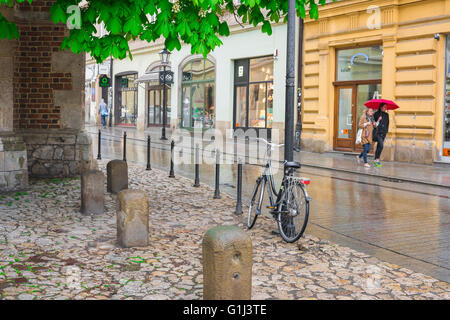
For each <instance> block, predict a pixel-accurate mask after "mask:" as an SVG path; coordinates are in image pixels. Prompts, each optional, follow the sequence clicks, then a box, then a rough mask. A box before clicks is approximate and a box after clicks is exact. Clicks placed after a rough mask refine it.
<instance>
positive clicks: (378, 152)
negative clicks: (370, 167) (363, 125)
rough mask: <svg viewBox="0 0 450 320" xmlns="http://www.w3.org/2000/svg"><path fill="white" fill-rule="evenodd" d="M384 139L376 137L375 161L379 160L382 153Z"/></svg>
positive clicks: (383, 137)
mask: <svg viewBox="0 0 450 320" xmlns="http://www.w3.org/2000/svg"><path fill="white" fill-rule="evenodd" d="M385 138H386V136H382V135H377V137H376V141H377V142H378V143H377V150H375V159H380V156H381V151H383V147H384V139H385Z"/></svg>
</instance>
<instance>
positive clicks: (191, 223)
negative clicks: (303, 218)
mask: <svg viewBox="0 0 450 320" xmlns="http://www.w3.org/2000/svg"><path fill="white" fill-rule="evenodd" d="M107 161H108V160H101V161H99V163H98V164H99V169H100V170H102V171H103V173H105V171H106V168H105V167H106V163H107ZM128 174H129V187H130V188H132V189H138V190H142V191H144V192H146V193H147V195H148V197H149V231H150V234H149V245H148V246H146V247H140V248H122V247H120V246H118V244H117V241H116V232H117V231H116V229H117V221H116V220H117V219H116V201H117V195H113V194H110V193H108V192H106V185H105V186H104V188H105V189H104V191H105V211H104V212H103V213H102V214H97V215H83V214H81V213H80V179H79V177H75V178H71V179H68V178H65V179H47V180H43V179H39V180H31V181H30V188H29V189H28V190H27V192H17V193H16V192H10V193H7V194H4V195H0V300H16V299H17V300H38V299H39V300H105V299H108V300H141V299H145V300H149V299H151V300H157V299H172V300H173V299H202V297H203V294H202V293H203V270H202V264H203V261H202V239H203V236H204V234H205V233H206V231H207V230H208V229H210V228H211V227H215V226H217V225H219V224H222V225H236V226H238V227H240V228H242V229H243V230H244V231H245V232H246V233H247V234H248V235H249V236H250V238H251V239H252V244H253V245H252V247H253V249H252V260H253V268H252V299H288V300H297V299H308V300H310V299H320V300H361V299H363V300H379V299H384V300H392V299H402V300H430V299H433V300H434V299H436V300H448V299H450V284H449V283H448V282H445V281H439V280H438V279H436V278H433V277H430V276H427V275H424V274H422V273H418V272H414V271H412V270H410V269H409V268H404V267H403V266H399V265H396V264H392V263H389V262H386V261H381V260H380V259H378V258H376V257H373V256H371V255H368V254H365V253H362V252H358V251H355V250H352V249H351V248H348V247H345V246H340V245H336V244H335V243H333V242H330V241H327V240H324V239H320V238H318V237H315V236H313V235H312V234H311V233H310V232H309V230H307V232H306V234H305V235H304V237H302V238H301V239H299V240H298V241H297V242H296V243H286V242H284V241H282V239H281V238H280V236H279V235H277V234H274V233H272V232H270V231H271V230H273V228H274V222H273V220H269V219H264V218H259V219H258V220H257V222H256V226H255V227H254V228H253V229H251V230H246V228H245V223H246V216H245V215H236V214H234V199H233V198H232V197H231V196H230V195H228V194H226V193H223V194H222V197H221V199H213V197H212V194H213V192H214V189H213V188H212V187H210V186H208V185H205V184H201V185H200V187H198V188H196V187H193V186H192V180H189V179H187V178H184V177H182V176H180V175H177V176H176V177H175V178H169V177H168V174H167V171H166V170H164V171H161V170H158V169H153V170H151V171H146V170H145V168H144V166H142V165H140V164H137V165H134V164H132V163H130V162H128ZM244 209H245V206H244Z"/></svg>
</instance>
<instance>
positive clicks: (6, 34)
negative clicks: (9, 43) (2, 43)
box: [0, 13, 19, 40]
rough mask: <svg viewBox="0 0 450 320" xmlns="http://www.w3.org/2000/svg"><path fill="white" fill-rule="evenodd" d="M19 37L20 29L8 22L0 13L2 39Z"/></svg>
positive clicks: (0, 36) (0, 37)
mask: <svg viewBox="0 0 450 320" xmlns="http://www.w3.org/2000/svg"><path fill="white" fill-rule="evenodd" d="M13 38H15V39H18V38H19V31H18V30H17V26H16V25H15V24H14V23H12V22H8V21H7V20H6V19H5V18H4V17H3V16H2V15H1V13H0V39H9V40H12V39H13Z"/></svg>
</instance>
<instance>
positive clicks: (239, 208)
mask: <svg viewBox="0 0 450 320" xmlns="http://www.w3.org/2000/svg"><path fill="white" fill-rule="evenodd" d="M237 171H238V174H237V201H236V210H235V212H234V213H235V214H242V213H243V212H242V163H241V160H239V162H238V165H237Z"/></svg>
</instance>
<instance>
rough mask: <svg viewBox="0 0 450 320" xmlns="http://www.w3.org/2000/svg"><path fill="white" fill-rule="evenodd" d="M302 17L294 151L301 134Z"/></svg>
mask: <svg viewBox="0 0 450 320" xmlns="http://www.w3.org/2000/svg"><path fill="white" fill-rule="evenodd" d="M303 30H304V24H303V19H302V18H300V23H299V32H298V33H299V35H298V70H297V72H298V74H297V79H298V82H297V124H296V126H295V146H294V150H295V151H298V152H299V151H300V139H301V134H302V97H303Z"/></svg>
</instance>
